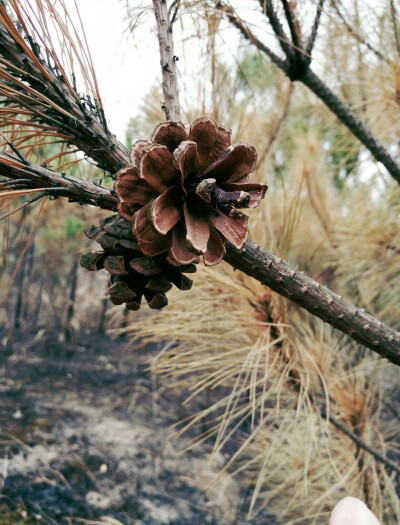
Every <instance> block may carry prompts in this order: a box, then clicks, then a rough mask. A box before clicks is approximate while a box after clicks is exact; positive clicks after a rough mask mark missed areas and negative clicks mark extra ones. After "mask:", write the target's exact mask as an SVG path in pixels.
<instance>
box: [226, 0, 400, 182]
mask: <svg viewBox="0 0 400 525" xmlns="http://www.w3.org/2000/svg"><path fill="white" fill-rule="evenodd" d="M217 8H219V9H220V10H222V11H223V12H225V14H226V15H227V18H228V20H229V21H230V22H231V23H232V24H233V25H234V26H235V27H237V28H238V29H239V30H240V32H241V33H242V35H243V36H244V37H245V38H246V39H247V40H249V41H250V42H251V43H252V44H254V45H255V46H256V47H257V48H258V49H259V50H260V51H262V52H263V53H265V54H266V55H267V56H269V58H270V59H271V60H272V61H273V62H274V63H275V64H276V65H277V66H278V67H279V68H280V69H281V70H282V71H283V72H284V73H285V74H286V75H287V76H288V77H289V78H290V79H291V80H293V81H295V80H298V81H300V82H302V83H303V84H304V85H306V86H307V87H308V88H309V89H310V90H311V91H312V92H313V93H314V94H315V95H316V96H317V97H318V98H319V99H320V100H322V101H323V102H324V104H325V105H326V106H327V107H328V108H329V109H330V110H331V111H332V112H333V113H334V114H335V115H336V116H337V117H338V119H339V120H340V121H341V122H342V123H343V124H344V125H345V126H346V127H347V128H348V129H349V130H350V131H351V132H352V133H353V135H354V136H355V137H357V138H358V140H359V141H360V142H362V144H364V146H365V147H366V148H367V149H368V150H369V151H370V152H371V153H372V155H373V156H374V157H375V159H376V160H377V161H379V162H381V163H382V164H383V165H384V166H385V167H386V169H387V170H388V172H389V173H390V175H391V176H392V177H393V178H394V179H395V180H396V181H397V182H398V183H399V184H400V166H399V165H398V164H397V163H396V162H395V160H394V159H393V157H392V156H391V155H390V154H389V152H388V151H387V149H386V148H385V147H384V146H383V144H381V142H379V141H378V140H377V139H376V138H375V137H374V135H373V134H372V133H371V132H370V131H369V130H368V129H367V128H366V126H364V124H363V123H362V122H361V120H360V119H359V118H358V117H357V115H356V114H355V113H354V112H353V111H352V110H351V109H350V108H349V107H348V106H346V105H345V104H344V103H343V102H342V101H341V100H340V99H339V98H338V97H337V96H336V95H335V94H334V93H333V92H332V91H331V90H330V89H329V87H328V86H327V85H326V84H325V83H324V82H323V81H322V80H321V79H320V78H319V77H318V76H317V75H316V74H315V73H313V71H311V69H310V67H309V61H308V62H307V61H306V60H301V63H299V62H297V63H295V62H293V59H292V58H291V59H288V60H286V61H284V60H281V59H280V58H279V57H277V56H276V55H274V53H273V52H272V51H271V50H270V49H269V48H268V47H267V46H266V45H265V44H263V43H262V42H261V41H260V40H258V39H257V38H256V37H255V36H254V35H253V34H252V32H251V31H250V29H249V28H248V27H246V26H245V25H244V24H243V22H242V21H241V20H240V19H239V18H238V17H237V16H236V15H235V13H234V12H233V10H232V9H230V8H227V7H225V6H223V5H222V4H221V3H220V2H218V4H217ZM276 36H277V38H278V40H279V41H280V37H279V34H277V35H276ZM304 56H306V55H304ZM296 64H297V67H296Z"/></svg>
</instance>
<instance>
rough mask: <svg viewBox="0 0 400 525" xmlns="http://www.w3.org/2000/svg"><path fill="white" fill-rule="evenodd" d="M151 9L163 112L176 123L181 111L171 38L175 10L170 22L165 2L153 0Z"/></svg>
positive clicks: (175, 60)
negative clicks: (152, 10)
mask: <svg viewBox="0 0 400 525" xmlns="http://www.w3.org/2000/svg"><path fill="white" fill-rule="evenodd" d="M153 9H154V14H155V17H156V22H157V33H158V43H159V46H160V64H161V74H162V87H163V93H164V105H163V110H164V112H165V117H166V119H167V120H176V121H178V120H180V119H181V110H180V104H179V91H178V80H177V75H176V62H177V57H176V56H175V54H174V41H173V38H172V25H173V23H174V21H175V18H176V13H177V8H176V10H175V12H174V15H173V19H172V20H171V21H170V18H169V13H168V7H167V2H166V1H165V0H153Z"/></svg>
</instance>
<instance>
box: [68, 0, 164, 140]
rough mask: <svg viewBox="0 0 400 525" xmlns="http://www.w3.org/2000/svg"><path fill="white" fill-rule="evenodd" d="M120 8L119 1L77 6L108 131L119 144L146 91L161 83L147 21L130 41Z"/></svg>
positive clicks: (155, 45)
mask: <svg viewBox="0 0 400 525" xmlns="http://www.w3.org/2000/svg"><path fill="white" fill-rule="evenodd" d="M71 3H72V2H71ZM124 4H125V2H122V1H120V0H84V1H82V2H79V11H80V14H81V17H82V20H83V23H84V27H85V32H86V37H87V40H88V44H89V48H90V52H91V54H92V59H93V63H94V67H95V71H96V76H97V80H98V83H99V88H100V93H101V96H102V98H103V104H104V107H105V112H106V116H107V120H108V121H109V128H110V129H111V130H112V132H113V133H115V134H116V135H117V137H118V138H119V139H120V140H121V141H124V137H125V130H126V127H127V124H128V121H129V118H130V117H132V116H134V115H135V113H136V112H137V110H138V107H139V105H140V101H141V100H142V98H143V97H144V96H145V94H146V92H147V91H148V90H149V88H150V87H151V86H152V85H153V84H154V83H155V82H157V80H159V79H161V72H160V66H159V60H160V59H159V55H158V41H157V38H156V35H155V33H154V34H153V31H152V27H151V24H150V22H151V20H150V17H149V16H148V17H147V18H148V21H149V23H148V24H147V25H146V28H140V30H139V31H137V32H136V33H137V34H136V33H135V39H134V38H133V37H132V35H130V34H129V31H128V21H127V18H126V9H125V5H124ZM160 82H161V80H160Z"/></svg>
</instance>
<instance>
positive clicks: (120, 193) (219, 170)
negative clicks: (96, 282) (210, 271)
mask: <svg viewBox="0 0 400 525" xmlns="http://www.w3.org/2000/svg"><path fill="white" fill-rule="evenodd" d="M130 160H131V164H128V165H127V166H125V167H124V168H122V169H121V170H120V171H119V172H118V173H117V176H116V182H115V185H114V190H115V193H116V194H117V197H118V201H119V202H118V206H117V209H118V212H119V213H120V215H122V216H123V217H124V218H125V219H127V220H128V221H130V222H132V227H133V231H134V232H135V235H136V238H137V241H138V244H139V247H140V249H141V251H142V252H143V253H144V254H146V255H148V256H150V257H154V256H157V255H160V254H166V258H167V260H168V262H169V263H170V264H171V265H173V266H177V267H179V266H181V265H182V264H189V263H191V262H193V261H195V260H196V257H197V256H198V255H203V259H204V262H205V264H207V265H210V266H211V265H214V264H218V263H219V262H220V261H221V260H222V259H223V257H224V255H225V243H226V241H229V242H230V243H232V244H233V245H234V246H235V247H236V248H237V249H239V250H240V249H242V248H243V246H244V244H245V242H246V240H247V228H246V225H247V220H248V217H247V215H244V214H243V213H241V212H240V211H238V208H253V207H255V206H257V205H258V203H259V202H260V200H261V199H262V198H263V197H264V195H265V192H266V189H267V187H266V186H265V185H263V184H257V183H250V182H249V178H248V175H249V174H250V173H251V172H252V171H254V169H255V166H256V162H257V153H256V150H255V149H254V148H253V146H250V145H249V144H243V143H239V144H235V145H231V133H230V131H228V130H226V129H225V128H224V127H222V126H218V125H217V124H216V122H215V121H214V120H213V119H212V118H210V117H199V118H198V119H196V120H195V121H194V122H192V124H191V125H190V128H189V129H188V130H187V129H186V127H185V126H184V125H183V124H182V123H181V122H162V123H161V124H159V125H158V126H157V127H156V128H155V130H154V131H153V134H152V135H151V138H150V140H140V141H137V142H135V143H134V145H133V147H132V151H131V154H130Z"/></svg>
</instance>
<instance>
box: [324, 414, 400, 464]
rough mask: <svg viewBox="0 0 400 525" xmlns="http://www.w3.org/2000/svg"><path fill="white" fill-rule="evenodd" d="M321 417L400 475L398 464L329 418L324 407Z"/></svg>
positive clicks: (330, 416)
mask: <svg viewBox="0 0 400 525" xmlns="http://www.w3.org/2000/svg"><path fill="white" fill-rule="evenodd" d="M321 415H322V417H323V418H325V419H328V420H329V421H330V422H331V423H332V425H335V427H337V428H338V429H339V430H341V431H342V432H343V433H344V434H346V435H347V436H349V438H350V439H352V440H353V441H354V442H355V443H357V445H358V446H359V447H360V448H362V449H363V450H365V451H366V452H368V453H369V454H371V455H372V456H373V457H374V458H375V459H376V460H377V461H379V463H383V464H384V465H386V466H387V467H388V468H389V469H390V470H394V471H395V472H397V474H400V466H399V465H398V464H397V463H395V462H394V461H392V460H391V459H389V458H387V457H386V456H384V455H383V454H381V453H380V452H378V451H377V450H376V449H375V448H374V447H371V446H370V445H368V443H365V441H363V440H362V439H361V438H360V437H359V436H357V434H355V433H354V432H353V431H352V430H350V429H349V428H348V427H346V425H343V423H341V422H340V421H338V420H337V419H336V418H335V417H333V416H332V415H330V414H329V416H327V414H326V411H325V409H324V408H323V407H321Z"/></svg>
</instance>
